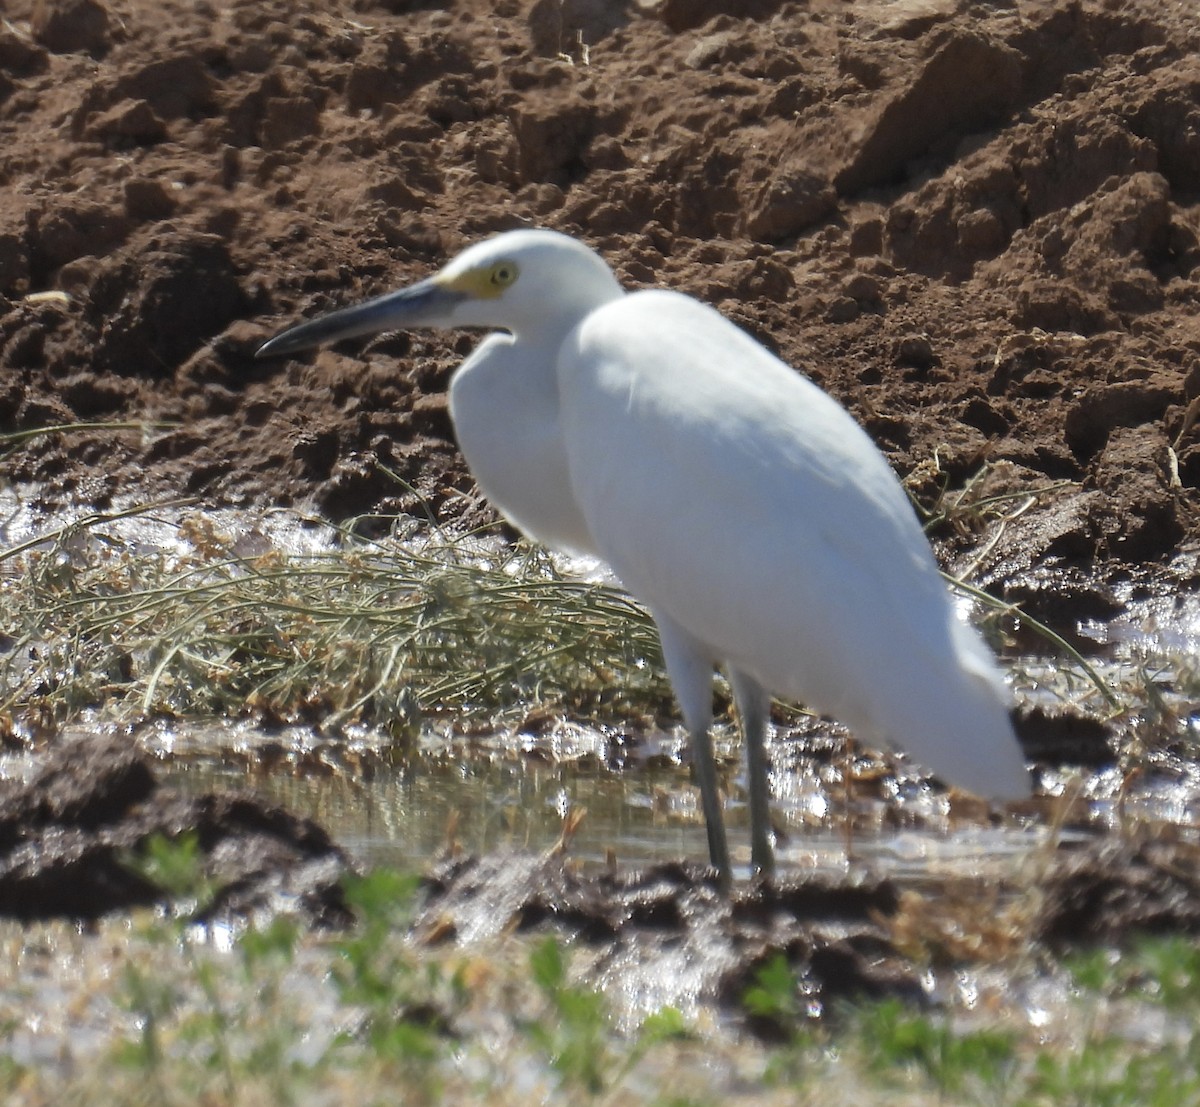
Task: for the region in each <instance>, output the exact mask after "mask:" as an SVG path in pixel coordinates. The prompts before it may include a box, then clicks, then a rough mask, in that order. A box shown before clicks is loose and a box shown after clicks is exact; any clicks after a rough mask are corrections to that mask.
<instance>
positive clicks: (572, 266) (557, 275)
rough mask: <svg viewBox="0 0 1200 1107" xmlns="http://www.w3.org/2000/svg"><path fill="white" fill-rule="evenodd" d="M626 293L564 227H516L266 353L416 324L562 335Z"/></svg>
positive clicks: (276, 342) (311, 325) (290, 335)
mask: <svg viewBox="0 0 1200 1107" xmlns="http://www.w3.org/2000/svg"><path fill="white" fill-rule="evenodd" d="M620 295H622V290H621V286H620V284H619V283H618V282H617V279H616V277H615V276H614V275H613V271H612V270H611V269H610V268H609V267H608V265H607V264H606V263H605V262H604V260H603V259H602V258H601V257H600V256H599V255H598V254H597V253H595V252H594V251H593V250H590V249H588V247H586V246H584V245H583V243H581V242H577V241H576V240H575V239H573V238H570V237H569V236H567V235H564V234H559V233H558V232H557V231H547V230H524V231H509V232H507V233H506V234H501V235H497V236H496V237H495V238H489V239H487V240H485V241H483V242H479V243H476V244H475V245H474V246H471V247H468V248H467V249H466V250H464V251H463V252H462V253H461V254H459V255H458V256H457V257H456V258H454V259H453V260H452V261H451V262H450V263H449V264H447V265H446V266H445V268H443V269H441V270H440V271H439V272H437V273H435V274H434V275H433V276H432V277H429V278H428V279H427V280H424V281H420V282H418V283H417V284H414V285H410V286H409V287H407V288H402V289H400V290H399V291H398V292H389V293H387V294H386V295H384V296H379V297H376V298H375V299H373V300H368V301H367V302H366V303H363V304H358V305H356V306H354V307H349V308H343V309H342V310H341V311H335V312H332V313H331V314H329V315H324V316H321V317H320V318H318V319H313V320H311V321H310V322H307V323H302V324H300V325H299V326H297V327H293V328H291V329H290V330H287V331H284V332H283V333H282V334H279V335H276V336H275V337H274V338H272V339H271V340H270V341H269V342H267V343H266V344H265V345H263V346H262V347H261V348H260V349H259V351H258V356H259V357H270V356H273V355H276V354H290V353H296V352H297V351H300V350H306V349H310V348H312V347H313V346H320V345H323V344H325V343H328V342H336V341H338V340H339V339H342V338H351V337H354V336H356V335H365V334H377V333H379V332H381V331H392V330H402V329H406V328H415V327H439V328H446V327H494V328H497V329H499V330H509V331H512V332H513V333H514V334H517V335H521V334H526V333H527V334H529V335H531V336H533V335H540V334H545V335H555V334H557V335H563V334H565V333H566V331H568V330H569V329H570V328H571V327H573V326H574V325H575V324H576V323H578V322H579V321H580V320H581V319H582V318H583V317H584V316H585V315H587V314H588V313H589V312H590V311H592V310H593V309H595V308H597V307H599V306H600V305H601V304H604V303H607V302H608V301H609V300H613V299H616V297H618V296H620Z"/></svg>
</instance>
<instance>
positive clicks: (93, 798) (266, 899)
mask: <svg viewBox="0 0 1200 1107" xmlns="http://www.w3.org/2000/svg"><path fill="white" fill-rule="evenodd" d="M155 839H164V840H168V841H174V842H182V841H185V840H191V841H194V843H195V847H196V851H197V852H196V857H195V862H196V871H195V874H194V876H195V885H196V887H195V888H191V889H180V888H173V887H171V886H170V884H169V883H167V884H164V883H162V882H161V881H156V880H155V879H154V877H153V870H152V869H150V868H149V867H148V866H146V865H144V864H139V863H138V861H139V858H141V859H143V860H144V859H145V857H146V856H147V848H148V846H149V844H150V843H151V842H152V841H153V840H155ZM352 869H353V866H352V864H351V862H350V860H349V858H348V857H347V855H346V854H345V852H344V851H343V850H342V849H341V847H340V846H338V845H337V843H335V842H334V841H333V840H332V839H331V838H330V837H329V835H328V834H326V833H325V831H324V830H323V829H322V828H321V827H320V826H318V825H317V824H316V823H314V822H313V821H311V820H310V819H301V818H297V817H296V816H294V815H292V814H289V813H288V812H287V811H284V810H283V809H282V808H279V807H272V806H269V805H267V804H264V803H263V802H262V801H261V800H259V799H257V798H255V797H254V796H252V795H249V794H237V793H225V794H221V795H214V794H201V795H190V794H185V793H183V792H180V791H178V790H175V789H172V788H165V787H162V786H160V785H159V783H158V782H157V781H156V779H155V773H154V768H153V763H152V761H151V759H150V758H149V757H148V756H147V755H146V754H145V753H143V752H142V751H140V750H139V748H138V746H137V743H136V741H135V740H134V739H132V738H131V737H130V736H129V735H124V734H116V735H95V736H89V737H85V738H82V739H79V740H76V741H61V742H57V743H55V745H54V747H53V748H52V749H51V751H50V752H49V753H48V754H47V755H46V756H45V758H44V759H43V760H42V761H41V762H40V764H39V765H38V766H37V768H36V770H35V772H34V773H33V774H32V776H31V777H30V779H29V780H28V781H27V782H14V781H8V782H5V783H4V786H3V788H2V790H0V916H3V917H7V918H13V919H18V920H21V921H24V922H29V921H32V920H35V919H50V918H67V919H78V920H89V919H97V918H99V917H101V916H103V915H107V914H111V913H113V912H117V911H129V910H131V909H133V908H135V907H149V906H154V905H160V904H161V905H168V904H170V903H171V902H172V900H173V899H177V898H178V897H181V896H183V895H185V894H195V895H196V896H200V895H201V886H202V885H203V886H204V887H206V888H208V889H209V890H210V892H209V894H207V895H205V896H203V900H202V902H201V903H200V904H199V907H198V909H197V913H196V918H197V920H198V921H204V920H206V919H212V918H217V917H238V918H251V917H262V918H269V917H271V916H272V915H273V914H275V913H278V912H279V911H286V912H289V913H295V914H298V915H300V916H301V917H302V918H304V919H305V920H306V921H308V922H309V923H311V924H312V925H315V926H342V925H346V924H347V923H348V922H349V921H350V919H351V915H350V913H349V911H348V910H347V908H346V906H345V904H344V903H343V899H342V887H341V879H342V877H343V876H345V875H346V874H347V873H348V872H350V871H352Z"/></svg>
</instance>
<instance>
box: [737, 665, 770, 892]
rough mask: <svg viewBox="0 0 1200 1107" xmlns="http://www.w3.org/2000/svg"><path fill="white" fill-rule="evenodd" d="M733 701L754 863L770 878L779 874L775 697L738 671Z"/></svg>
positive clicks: (751, 853) (752, 860)
mask: <svg viewBox="0 0 1200 1107" xmlns="http://www.w3.org/2000/svg"><path fill="white" fill-rule="evenodd" d="M729 683H730V684H732V685H733V699H734V702H735V703H736V704H737V709H738V714H739V715H740V716H741V719H742V736H743V737H744V739H745V742H746V779H747V782H748V784H749V791H750V860H751V863H752V864H753V865H754V867H755V868H756V869H757V870H758V871H759V872H760V873H763V874H764V875H766V876H770V875H771V874H772V873H774V872H775V852H774V850H773V849H772V848H771V786H770V780H769V777H768V765H767V724H768V722H769V720H770V713H771V695H770V693H769V692H768V691H767V690H766V689H765V688H764V687H763V686H762V685H761V684H759V683H758V681H757V680H755V679H754V678H753V677H752V676H750V675H749V674H747V673H744V672H741V671H740V670H738V669H731V670H730V672H729Z"/></svg>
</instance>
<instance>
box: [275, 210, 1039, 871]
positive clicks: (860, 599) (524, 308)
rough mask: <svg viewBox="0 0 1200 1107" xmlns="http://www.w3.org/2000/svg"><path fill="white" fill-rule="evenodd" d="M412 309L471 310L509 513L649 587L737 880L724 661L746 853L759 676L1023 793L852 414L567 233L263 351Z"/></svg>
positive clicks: (489, 434) (703, 782)
mask: <svg viewBox="0 0 1200 1107" xmlns="http://www.w3.org/2000/svg"><path fill="white" fill-rule="evenodd" d="M406 327H438V328H447V327H488V328H496V329H497V330H498V331H501V332H506V333H497V334H492V335H490V336H489V337H488V338H486V339H485V340H484V341H483V342H482V343H481V344H480V346H479V348H478V349H477V350H476V351H475V352H474V353H473V354H472V355H471V357H469V358H468V359H467V361H466V362H464V363H463V365H462V366H460V367H459V368H458V370H457V371H456V372H455V374H454V376H453V378H452V380H451V383H450V414H451V418H452V420H453V422H454V426H455V429H456V433H457V435H458V439H459V444H460V446H461V448H462V451H463V454H464V456H465V458H466V461H467V464H468V465H469V467H470V469H471V472H472V473H473V474H474V476H475V478H476V479H477V480H478V482H479V485H480V487H481V488H482V489H483V491H484V493H485V494H486V495H487V496H488V497H489V498H490V499H491V501H492V503H494V504H495V505H496V507H497V508H499V509H500V511H502V512H503V513H504V514H505V515H506V516H507V517H508V518H509V519H510V520H511V521H512V522H513V523H514V524H515V525H516V526H517V527H518V528H520V529H521V530H522V531H524V532H525V533H526V534H528V535H529V536H530V537H532V538H534V539H536V540H538V541H539V542H542V543H545V544H546V545H548V546H551V547H553V548H556V549H559V550H564V551H570V552H574V553H582V554H591V555H594V556H597V557H599V558H601V559H603V560H604V561H605V562H607V563H608V564H609V565H610V566H611V567H612V569H613V571H614V572H615V573H616V574H617V576H618V577H619V578H620V579H621V581H622V583H623V584H624V585H625V587H626V588H628V589H629V591H630V592H631V593H632V594H633V595H634V596H636V597H638V598H639V599H640V600H641V601H642V602H643V603H645V604H646V605H647V607H648V608H649V610H650V612H651V614H652V615H653V616H654V620H655V622H656V624H657V625H658V629H659V632H660V635H661V638H662V647H663V656H664V658H665V661H666V667H667V674H668V676H669V677H670V679H671V684H672V686H673V688H674V689H675V693H676V696H677V698H678V700H679V704H680V708H681V710H682V713H683V717H684V721H685V723H686V725H687V729H688V731H689V735H690V738H691V743H692V750H693V761H694V765H695V772H696V777H697V780H698V783H699V786H700V793H701V800H702V804H703V809H704V816H705V820H706V823H707V829H708V845H709V854H710V857H711V860H712V863H713V864H714V865H715V866H716V867H717V869H718V871H719V873H720V876H721V880H722V883H723V885H725V886H728V884H729V881H730V879H731V875H730V874H731V870H730V860H729V850H728V847H727V844H726V838H725V828H724V822H723V819H722V814H721V807H720V796H719V793H718V789H717V776H716V769H715V765H714V761H713V752H712V744H711V737H710V734H709V730H710V727H711V724H712V679H713V669H714V666H717V665H723V666H724V667H725V668H726V671H727V672H728V674H729V678H730V682H731V685H732V688H733V693H734V699H735V702H736V705H737V708H738V712H739V715H740V717H741V722H742V730H743V733H744V737H745V745H746V757H747V779H748V784H749V787H748V794H749V806H750V826H751V860H752V863H753V865H754V866H755V867H756V868H757V869H759V870H760V871H770V870H771V869H772V866H773V858H772V847H771V830H770V817H769V811H768V799H769V789H768V766H767V760H766V753H765V748H764V743H765V736H766V730H767V726H768V722H769V713H768V709H769V703H770V695H771V694H772V693H776V694H780V695H784V696H787V697H792V698H795V699H797V700H800V701H802V702H803V703H804V704H806V705H807V706H808V707H810V708H812V709H814V710H817V711H820V712H822V713H825V714H828V715H832V716H834V717H835V718H837V719H839V720H840V721H842V722H843V723H845V724H846V725H847V726H849V727H850V729H851V730H852V731H853V732H854V733H855V734H856V735H857V736H858V737H859V738H860V739H863V740H864V741H867V742H870V743H877V744H879V743H887V744H895V745H897V746H899V747H901V748H903V749H905V750H907V751H908V752H909V753H910V754H911V755H912V756H913V757H914V758H915V759H916V760H917V761H918V762H919V763H921V764H922V765H924V766H925V767H926V768H928V769H931V770H932V771H933V772H934V773H936V774H938V775H939V776H940V777H942V778H943V779H944V780H945V781H947V782H948V783H953V784H957V785H960V786H962V787H964V788H967V789H969V790H971V791H974V792H977V793H979V794H981V795H984V796H988V797H993V798H1004V799H1009V798H1018V797H1022V796H1026V795H1028V793H1029V776H1028V772H1027V770H1026V767H1025V764H1024V761H1023V759H1022V756H1021V751H1020V747H1019V746H1018V744H1017V741H1016V737H1015V735H1014V733H1013V730H1012V726H1011V723H1010V721H1009V716H1008V709H1007V702H1008V699H1007V692H1006V688H1005V685H1004V682H1003V680H1002V678H1001V676H1000V673H999V671H998V669H997V668H996V665H995V662H994V660H993V658H992V656H991V654H990V653H989V651H988V649H987V647H986V646H985V645H984V643H983V641H982V639H981V638H980V637H979V636H978V634H977V633H976V632H975V631H974V630H973V629H972V628H971V627H969V626H968V625H966V624H965V623H963V622H962V621H961V620H960V619H959V618H958V617H957V616H956V614H955V612H954V609H953V606H952V603H951V599H950V594H949V590H948V589H947V587H946V585H945V584H944V582H943V581H942V579H941V578H940V576H939V574H938V571H937V566H936V564H935V562H934V559H933V555H932V552H931V550H930V548H929V544H928V542H927V541H926V538H925V535H924V533H923V532H922V530H921V527H920V525H919V524H918V522H917V519H916V516H915V515H914V513H913V510H912V507H911V505H910V504H909V502H908V498H907V496H906V495H905V493H904V490H903V488H902V487H901V485H900V483H899V481H898V480H897V479H896V476H895V474H894V473H893V472H892V470H891V469H890V468H889V466H888V464H887V462H886V461H885V460H884V458H883V455H882V454H881V453H880V452H879V450H878V449H877V448H876V447H875V445H874V443H872V441H871V439H870V438H869V437H868V436H867V434H866V433H865V432H864V431H863V430H862V429H861V428H860V427H859V426H858V424H857V423H855V421H854V420H853V418H852V417H851V416H850V415H849V413H848V412H847V411H846V410H845V409H844V408H842V407H841V406H840V405H839V404H838V403H837V402H836V401H835V400H833V399H832V398H831V397H829V396H828V395H826V394H825V393H824V392H822V391H821V390H820V389H819V388H818V387H817V386H816V385H814V384H813V383H812V382H811V381H809V380H808V379H807V378H806V377H804V376H802V375H801V374H799V373H797V372H795V371H794V370H792V369H791V368H789V367H788V366H787V365H785V364H784V363H783V362H781V361H780V360H778V359H777V358H775V357H774V356H772V355H771V354H770V353H768V352H767V351H766V350H765V349H764V348H763V347H762V346H761V345H759V344H758V343H757V342H755V341H754V340H753V339H752V338H750V337H749V336H748V335H746V334H745V333H744V332H743V331H741V330H739V329H738V328H737V327H736V326H734V325H733V324H732V323H730V322H729V321H728V320H727V319H725V318H724V317H723V316H721V315H720V314H718V313H717V312H716V311H714V310H713V309H712V308H710V307H707V306H705V305H704V304H701V303H699V302H698V301H696V300H694V299H691V298H690V297H688V296H685V295H683V294H681V293H678V292H669V291H665V290H647V291H640V292H631V293H626V292H625V291H624V290H623V289H622V288H621V286H620V284H619V283H618V281H617V279H616V277H615V275H614V274H613V272H612V270H611V269H610V268H609V267H608V265H607V264H606V263H605V262H604V261H603V260H602V259H601V258H600V257H599V255H597V254H596V253H594V252H593V251H592V250H590V249H588V248H587V247H586V246H584V245H583V244H582V243H580V242H577V241H575V240H574V239H572V238H570V237H568V236H566V235H562V234H558V233H556V232H553V231H547V230H522V231H511V232H508V233H506V234H501V235H499V236H497V237H495V238H491V239H488V240H487V241H484V242H481V243H478V244H476V245H474V246H471V247H470V248H468V249H467V250H465V251H463V253H461V254H460V255H459V256H458V257H456V258H454V259H453V260H452V261H451V262H450V263H449V264H448V265H446V267H445V268H444V269H442V270H441V271H440V272H439V273H437V274H435V275H434V276H432V277H430V278H428V279H427V280H423V281H421V282H420V283H418V284H415V285H412V286H411V287H408V288H404V289H401V290H400V291H398V292H392V293H389V294H388V295H384V296H380V297H378V298H376V299H373V300H370V301H368V302H366V303H363V304H360V305H358V306H355V307H350V308H346V309H344V310H341V311H335V312H333V313H331V314H329V315H326V316H324V317H322V318H318V319H316V320H313V321H311V322H308V323H303V324H301V325H299V326H297V327H294V328H292V329H290V330H286V331H284V332H283V333H281V334H279V335H278V336H276V337H275V338H272V339H271V340H270V341H269V342H267V343H266V344H265V345H264V346H263V347H262V348H261V349H260V350H259V356H260V357H262V356H273V355H278V354H290V353H294V352H296V351H299V350H304V349H307V348H310V347H313V346H316V345H319V344H321V343H327V342H333V341H336V340H338V339H342V338H346V337H349V336H352V335H363V334H372V333H376V332H379V331H385V330H397V329H400V328H406Z"/></svg>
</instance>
